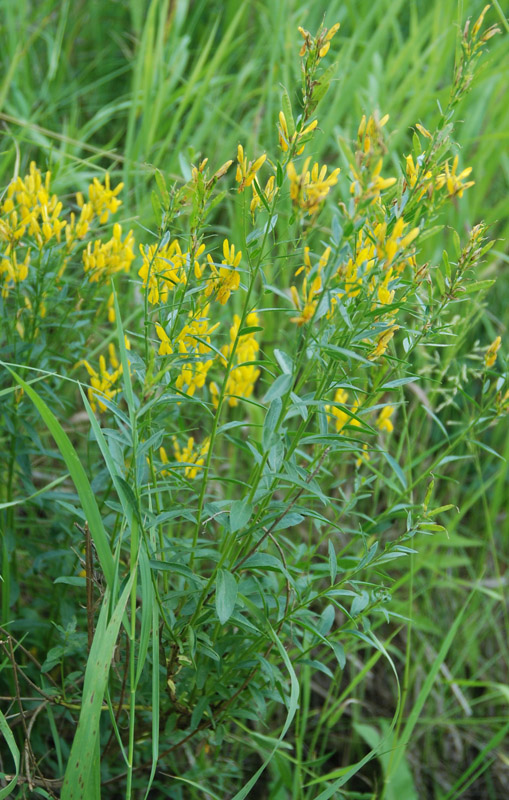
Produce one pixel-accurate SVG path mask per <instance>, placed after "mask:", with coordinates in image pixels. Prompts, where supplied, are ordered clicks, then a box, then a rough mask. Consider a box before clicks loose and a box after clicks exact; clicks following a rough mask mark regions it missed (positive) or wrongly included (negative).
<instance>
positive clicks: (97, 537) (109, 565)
mask: <svg viewBox="0 0 509 800" xmlns="http://www.w3.org/2000/svg"><path fill="white" fill-rule="evenodd" d="M7 369H8V370H9V372H10V373H11V375H12V376H13V378H14V379H15V380H16V381H17V382H18V383H19V385H20V386H22V387H23V389H24V390H25V392H26V394H27V396H28V397H29V398H30V399H31V401H32V402H33V404H34V406H35V407H36V408H37V410H38V412H39V414H40V415H41V417H42V419H43V421H44V423H45V424H46V427H47V428H48V430H49V432H50V433H51V435H52V436H53V438H54V440H55V443H56V445H57V447H58V449H59V450H60V453H61V454H62V457H63V459H64V461H65V464H66V466H67V469H68V470H69V474H70V476H71V478H72V480H73V483H74V485H75V487H76V491H77V492H78V496H79V498H80V501H81V505H82V507H83V511H84V512H85V516H86V518H87V522H88V527H89V530H90V535H91V536H92V539H93V542H94V545H95V549H96V551H97V557H98V558H99V561H100V564H101V569H102V571H103V572H104V577H105V578H106V583H107V584H108V586H109V587H110V588H111V587H112V586H113V581H114V577H115V566H114V562H113V556H112V555H111V551H110V545H109V540H108V537H107V535H106V531H105V530H104V525H103V521H102V517H101V514H100V511H99V508H98V506H97V501H96V499H95V495H94V493H93V491H92V487H91V486H90V483H89V481H88V478H87V476H86V473H85V470H84V469H83V466H82V464H81V461H80V459H79V456H78V454H77V452H76V450H75V449H74V447H73V445H72V443H71V440H70V439H69V437H68V436H67V434H66V432H65V431H64V429H63V428H62V426H61V425H60V423H59V422H58V420H57V418H56V417H55V415H54V414H53V412H52V411H51V410H50V409H49V408H48V406H47V405H46V403H45V402H44V400H42V399H41V398H40V397H39V395H38V394H37V392H35V391H34V389H32V387H31V386H29V384H28V383H26V381H24V380H23V379H22V378H20V377H19V375H17V374H16V373H15V372H14V371H13V370H11V369H10V368H9V367H7Z"/></svg>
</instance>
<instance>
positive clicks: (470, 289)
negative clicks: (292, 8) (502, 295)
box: [463, 280, 495, 294]
mask: <svg viewBox="0 0 509 800" xmlns="http://www.w3.org/2000/svg"><path fill="white" fill-rule="evenodd" d="M494 283H495V281H494V280H488V281H474V282H473V283H466V284H465V285H464V287H463V288H464V290H465V294H474V292H485V291H486V290H487V289H489V288H490V287H491V286H493V284H494Z"/></svg>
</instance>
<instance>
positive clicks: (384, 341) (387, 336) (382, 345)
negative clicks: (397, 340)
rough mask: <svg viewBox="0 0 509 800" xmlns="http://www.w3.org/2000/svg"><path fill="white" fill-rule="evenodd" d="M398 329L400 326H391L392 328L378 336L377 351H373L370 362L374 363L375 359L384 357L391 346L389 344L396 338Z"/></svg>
mask: <svg viewBox="0 0 509 800" xmlns="http://www.w3.org/2000/svg"><path fill="white" fill-rule="evenodd" d="M398 328H399V325H391V327H390V328H387V330H385V331H382V333H379V334H378V336H377V337H376V346H375V349H374V350H372V351H371V353H370V354H369V356H368V358H369V360H370V361H374V360H375V358H378V356H383V355H384V353H385V351H386V350H387V348H388V346H389V342H390V341H391V339H392V337H393V336H394V334H395V333H396V331H397V330H398Z"/></svg>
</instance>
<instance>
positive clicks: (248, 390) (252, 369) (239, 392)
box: [209, 311, 260, 408]
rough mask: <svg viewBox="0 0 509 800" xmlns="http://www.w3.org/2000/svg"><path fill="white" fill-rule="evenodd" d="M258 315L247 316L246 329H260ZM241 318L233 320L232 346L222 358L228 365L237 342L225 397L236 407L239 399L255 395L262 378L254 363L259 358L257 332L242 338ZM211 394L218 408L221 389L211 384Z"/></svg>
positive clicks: (254, 312) (223, 353)
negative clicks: (254, 392)
mask: <svg viewBox="0 0 509 800" xmlns="http://www.w3.org/2000/svg"><path fill="white" fill-rule="evenodd" d="M258 322H259V320H258V314H257V313H256V311H252V312H251V313H250V314H248V315H247V318H246V327H249V328H255V327H258ZM239 329H240V317H239V316H238V315H237V314H235V316H234V318H233V325H232V326H231V328H230V344H229V345H225V346H224V347H223V348H222V350H221V353H222V356H223V361H224V364H225V366H226V365H227V363H228V360H229V358H230V355H231V353H232V352H233V348H234V347H235V341H237V345H236V349H235V357H234V363H233V364H232V368H231V370H230V372H229V374H228V379H227V382H226V389H225V396H226V397H228V404H229V405H230V406H236V405H237V404H238V399H239V397H243V398H249V397H251V395H252V394H253V389H254V386H255V383H256V381H257V380H258V378H259V377H260V370H259V369H258V368H257V366H256V363H254V362H255V361H256V359H257V357H258V351H259V349H260V345H259V343H258V342H257V340H256V338H255V332H254V331H250V332H249V333H245V334H243V335H242V336H239V335H238V334H239ZM209 388H210V394H211V398H212V402H213V404H214V406H215V407H216V408H217V406H218V404H219V388H218V386H217V384H216V383H215V382H213V381H212V382H211V383H210V386H209Z"/></svg>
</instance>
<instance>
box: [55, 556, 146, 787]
mask: <svg viewBox="0 0 509 800" xmlns="http://www.w3.org/2000/svg"><path fill="white" fill-rule="evenodd" d="M135 575H136V568H135V566H134V565H133V569H132V571H131V577H130V578H129V581H128V582H127V584H126V586H125V588H124V591H123V592H122V595H121V596H120V599H119V601H118V603H117V605H116V606H115V609H114V611H113V614H112V615H111V619H110V621H109V622H108V621H107V618H108V609H109V605H110V591H109V589H107V590H106V593H105V596H104V599H103V603H102V606H101V612H100V614H99V619H98V622H97V628H96V631H95V635H94V640H93V642H92V647H91V648H90V654H89V657H88V661H87V668H86V671H85V682H84V685H83V702H82V705H81V712H80V718H79V722H78V728H77V731H76V733H75V736H74V740H73V743H72V748H71V754H70V756H69V761H68V763H67V768H66V770H65V776H64V783H63V786H62V794H61V800H89V798H90V797H95V791H94V790H93V782H94V780H95V777H96V776H95V775H94V772H95V770H93V769H92V765H93V764H94V761H95V751H96V745H97V743H98V742H99V727H100V725H99V723H100V717H101V710H102V703H103V697H104V692H105V690H106V684H107V682H108V674H109V671H110V666H111V660H112V658H113V652H114V650H115V644H116V641H117V638H118V632H119V629H120V624H121V622H122V617H123V615H124V611H125V607H126V604H127V600H128V597H129V594H130V592H131V588H132V585H133V581H134V578H135Z"/></svg>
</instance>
